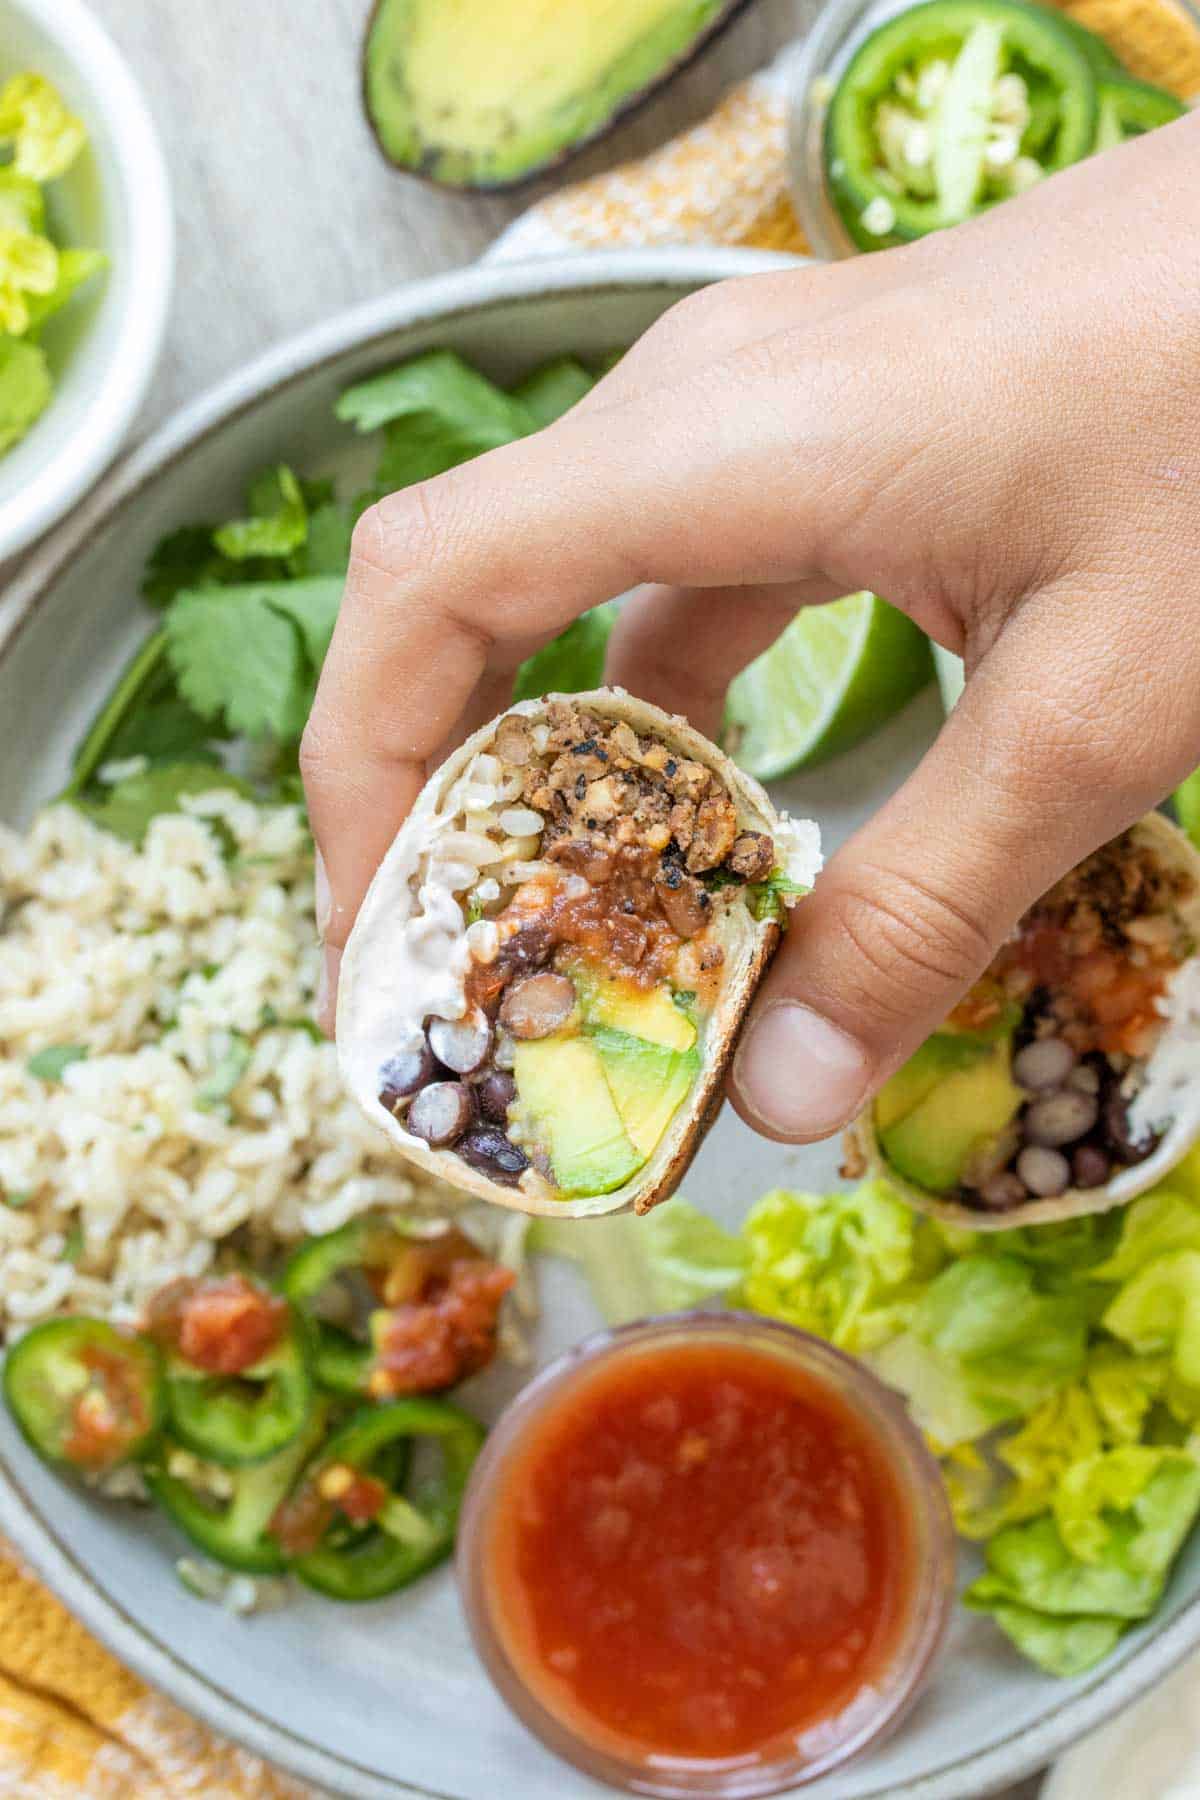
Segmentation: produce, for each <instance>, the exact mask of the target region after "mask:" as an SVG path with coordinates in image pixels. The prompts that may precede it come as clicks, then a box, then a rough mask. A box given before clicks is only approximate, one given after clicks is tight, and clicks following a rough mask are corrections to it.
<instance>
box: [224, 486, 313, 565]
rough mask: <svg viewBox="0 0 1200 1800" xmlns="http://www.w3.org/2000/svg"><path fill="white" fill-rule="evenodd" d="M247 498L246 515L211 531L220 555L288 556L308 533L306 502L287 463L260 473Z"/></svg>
mask: <svg viewBox="0 0 1200 1800" xmlns="http://www.w3.org/2000/svg"><path fill="white" fill-rule="evenodd" d="M249 498H250V517H249V518H248V519H234V520H233V521H232V522H231V523H230V524H228V525H222V526H220V527H219V529H218V530H216V531H214V532H213V543H214V544H215V546H216V548H217V549H218V550H219V551H220V553H221V555H222V556H227V557H229V558H230V559H231V561H234V562H245V561H246V560H247V559H248V558H250V557H253V556H270V557H276V556H279V557H285V556H291V555H292V554H293V553H294V552H295V551H297V550H299V549H300V548H301V547H302V545H303V544H304V541H305V539H306V538H307V536H308V506H307V505H306V503H305V499H304V495H303V493H302V492H301V490H300V483H299V482H298V481H297V479H296V477H295V475H294V474H293V472H292V470H291V469H289V468H288V466H287V464H286V463H280V464H279V466H278V467H277V468H274V469H268V470H267V471H266V473H265V474H263V475H260V476H259V477H258V479H257V481H255V482H254V483H253V485H252V486H251V489H250V496H249Z"/></svg>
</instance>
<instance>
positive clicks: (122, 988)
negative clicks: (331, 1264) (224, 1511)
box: [0, 791, 460, 1337]
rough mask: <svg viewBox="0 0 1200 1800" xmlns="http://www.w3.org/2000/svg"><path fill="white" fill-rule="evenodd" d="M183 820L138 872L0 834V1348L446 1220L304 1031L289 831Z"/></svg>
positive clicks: (163, 828)
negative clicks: (395, 1230)
mask: <svg viewBox="0 0 1200 1800" xmlns="http://www.w3.org/2000/svg"><path fill="white" fill-rule="evenodd" d="M183 806H184V809H185V810H183V811H180V812H178V813H170V814H164V815H161V816H159V817H157V818H155V819H154V820H152V822H151V824H150V826H149V829H148V831H147V833H146V837H145V841H144V843H143V844H142V846H141V848H140V849H136V848H134V847H133V846H132V845H131V844H129V843H127V842H125V841H123V840H122V839H120V838H118V837H114V836H111V835H110V834H108V833H107V832H105V831H102V830H100V829H98V828H97V827H96V826H95V825H93V824H92V823H91V822H90V821H89V820H88V819H87V818H86V817H85V816H84V815H83V814H81V813H80V812H78V811H76V810H75V809H74V808H73V807H71V806H65V805H60V806H55V807H52V808H50V809H48V810H47V811H45V812H43V813H41V814H40V815H39V816H38V817H37V819H36V820H35V821H34V823H33V825H32V827H31V829H30V830H29V832H28V833H27V834H25V835H18V834H17V833H14V832H11V831H8V830H4V829H3V828H0V1336H3V1337H8V1336H10V1335H11V1334H14V1333H16V1332H18V1331H20V1330H23V1329H24V1328H25V1327H27V1326H29V1325H30V1324H33V1323H35V1322H36V1321H37V1320H40V1319H43V1318H47V1317H49V1316H51V1315H53V1314H55V1313H60V1312H64V1311H88V1312H99V1313H103V1314H105V1315H107V1316H109V1317H111V1318H113V1319H115V1320H117V1321H118V1322H122V1321H129V1320H132V1319H133V1318H134V1317H135V1316H136V1314H137V1312H138V1310H139V1308H140V1306H141V1305H142V1303H143V1302H144V1301H145V1300H146V1299H147V1297H148V1296H149V1295H150V1294H152V1293H153V1292H154V1291H155V1290H156V1289H157V1288H159V1287H161V1286H162V1285H163V1284H164V1283H165V1282H167V1281H169V1280H171V1279H173V1278H174V1277H176V1276H181V1275H197V1274H199V1273H201V1272H202V1271H203V1270H205V1269H206V1268H207V1267H209V1265H210V1264H211V1263H212V1262H213V1260H214V1258H215V1257H216V1256H218V1255H219V1247H220V1245H221V1243H222V1242H223V1241H226V1240H229V1239H230V1238H231V1237H232V1238H233V1241H234V1243H235V1244H237V1245H238V1246H239V1247H243V1248H248V1249H249V1251H250V1253H251V1254H252V1255H253V1256H254V1258H255V1260H259V1259H261V1260H263V1261H269V1260H270V1258H271V1256H272V1255H273V1254H274V1253H275V1252H277V1251H278V1250H279V1249H280V1248H281V1247H283V1246H285V1245H287V1244H289V1243H291V1242H294V1241H295V1240H297V1239H300V1238H302V1237H305V1236H308V1235H313V1234H317V1233H321V1232H325V1231H331V1230H333V1229H335V1228H336V1227H337V1226H339V1225H341V1224H343V1223H344V1222H345V1221H346V1220H347V1219H348V1218H350V1217H351V1216H352V1215H354V1214H356V1213H360V1212H362V1211H364V1210H366V1209H368V1208H372V1207H386V1208H392V1209H396V1208H399V1209H403V1210H405V1211H411V1212H415V1213H422V1214H429V1215H433V1216H443V1217H444V1216H445V1215H446V1214H447V1213H448V1212H450V1211H455V1210H457V1209H458V1207H459V1205H460V1201H459V1200H458V1199H457V1198H456V1196H455V1195H454V1194H453V1193H452V1192H451V1191H450V1190H449V1189H447V1188H443V1187H442V1186H441V1184H440V1183H437V1182H435V1181H433V1180H430V1179H429V1178H423V1177H421V1176H420V1175H419V1174H415V1173H414V1172H413V1171H411V1170H408V1169H407V1168H406V1166H405V1165H404V1164H402V1163H400V1162H399V1161H398V1160H397V1159H396V1158H395V1156H394V1155H393V1154H392V1152H391V1151H390V1149H389V1147H388V1145H387V1144H386V1142H385V1141H384V1140H383V1139H382V1138H381V1137H380V1135H379V1133H378V1132H377V1131H376V1130H375V1129H374V1128H373V1127H372V1126H371V1125H370V1124H369V1123H368V1122H367V1121H366V1120H365V1119H364V1118H363V1116H362V1114H361V1113H360V1111H359V1109H358V1107H357V1106H356V1104H355V1103H354V1102H353V1101H352V1100H350V1099H348V1098H347V1097H346V1096H345V1094H344V1092H343V1090H342V1086H341V1082H340V1080H339V1077H338V1072H337V1060H336V1055H335V1052H334V1049H333V1046H332V1045H331V1044H328V1043H326V1042H324V1041H323V1040H321V1039H320V1038H319V1037H318V1036H317V1034H316V1033H315V1032H314V1030H313V1027H312V1025H311V1023H310V1021H311V1017H312V1010H313V998H314V989H315V984H316V978H317V970H318V961H319V948H318V943H317V937H316V931H315V927H314V924H313V917H312V903H313V885H312V882H313V857H312V842H311V838H310V837H309V834H308V830H307V826H306V823H305V820H304V816H303V813H302V812H301V810H300V808H299V807H297V806H290V805H289V806H279V805H275V806H260V805H257V804H255V803H253V802H251V801H249V800H246V799H243V798H241V797H240V796H239V795H238V794H235V793H232V792H230V791H217V792H214V793H212V794H209V795H202V796H200V797H198V798H196V799H194V800H187V801H185V802H183ZM83 1052H86V1054H82V1053H83ZM72 1059H73V1060H72ZM234 1234H237V1235H236V1236H234Z"/></svg>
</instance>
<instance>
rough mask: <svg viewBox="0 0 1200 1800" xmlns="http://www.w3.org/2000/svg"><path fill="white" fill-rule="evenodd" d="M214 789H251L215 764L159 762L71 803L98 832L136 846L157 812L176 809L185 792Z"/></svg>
mask: <svg viewBox="0 0 1200 1800" xmlns="http://www.w3.org/2000/svg"><path fill="white" fill-rule="evenodd" d="M218 788H232V789H233V790H234V791H235V792H236V793H239V794H245V795H249V794H250V793H251V791H252V790H251V789H250V788H249V787H248V786H247V784H246V783H245V782H244V781H239V779H238V778H237V776H236V775H230V774H229V772H228V770H226V769H223V768H221V767H220V765H219V764H214V763H191V762H175V763H160V764H157V765H154V766H152V767H150V768H148V769H143V770H141V771H140V773H138V774H136V775H127V776H126V777H125V779H124V781H118V782H116V783H115V784H114V785H113V786H112V787H111V788H107V789H103V788H102V789H101V790H100V796H101V797H98V798H96V799H82V800H76V802H75V804H76V805H77V806H78V807H79V810H80V811H81V812H83V813H86V815H87V817H88V818H89V819H91V821H92V823H93V824H95V825H99V826H100V828H101V830H102V831H111V832H112V834H113V835H114V837H119V838H124V839H125V842H126V843H127V844H133V845H134V846H135V847H136V848H138V849H140V848H141V846H142V843H143V842H144V840H145V836H146V832H147V830H148V829H149V826H150V821H151V820H152V819H156V818H157V817H158V815H159V813H172V812H178V811H179V802H180V801H181V800H182V799H183V797H184V795H185V794H211V793H212V792H213V791H214V790H215V789H218ZM213 823H214V824H219V823H221V821H219V820H218V821H213Z"/></svg>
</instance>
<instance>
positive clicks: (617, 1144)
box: [513, 1036, 646, 1196]
mask: <svg viewBox="0 0 1200 1800" xmlns="http://www.w3.org/2000/svg"><path fill="white" fill-rule="evenodd" d="M513 1079H514V1080H515V1081H516V1084H517V1105H518V1107H519V1109H520V1112H521V1114H522V1115H523V1116H524V1119H525V1122H526V1125H527V1128H528V1129H529V1130H530V1131H532V1132H533V1134H534V1135H535V1136H536V1137H537V1138H538V1139H539V1141H540V1142H541V1143H542V1144H543V1145H544V1146H545V1149H546V1153H547V1155H548V1156H549V1158H550V1167H551V1169H552V1170H553V1172H554V1180H555V1182H556V1183H557V1185H558V1186H559V1187H560V1188H561V1189H562V1191H563V1193H564V1194H567V1195H572V1196H573V1195H578V1194H609V1193H611V1192H612V1190H613V1189H614V1188H619V1187H622V1186H624V1184H625V1182H627V1181H628V1180H629V1178H630V1176H632V1175H636V1174H637V1171H638V1170H639V1169H640V1168H641V1166H642V1164H643V1162H644V1161H645V1160H646V1159H645V1157H644V1156H643V1155H641V1153H640V1152H639V1151H638V1150H636V1149H635V1148H634V1146H633V1144H632V1143H631V1142H630V1140H629V1137H628V1135H627V1133H626V1131H625V1127H624V1126H623V1125H622V1123H621V1116H620V1114H619V1113H618V1111H617V1108H616V1103H615V1102H614V1100H613V1097H612V1093H611V1092H610V1090H609V1086H608V1082H607V1081H606V1080H605V1078H604V1066H603V1064H602V1062H601V1060H600V1053H599V1051H598V1050H597V1049H596V1047H595V1045H593V1044H591V1043H590V1042H589V1041H588V1040H587V1039H586V1038H580V1037H560V1036H555V1037H546V1038H537V1039H534V1040H532V1041H530V1042H525V1043H518V1044H517V1045H516V1047H515V1060H514V1063H513Z"/></svg>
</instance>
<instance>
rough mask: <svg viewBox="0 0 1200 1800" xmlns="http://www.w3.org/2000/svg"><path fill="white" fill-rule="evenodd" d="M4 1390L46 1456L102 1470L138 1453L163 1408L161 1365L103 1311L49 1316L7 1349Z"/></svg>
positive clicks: (22, 1425)
mask: <svg viewBox="0 0 1200 1800" xmlns="http://www.w3.org/2000/svg"><path fill="white" fill-rule="evenodd" d="M4 1395H5V1399H6V1400H7V1401H8V1405H9V1408H10V1410H11V1412H12V1415H13V1417H14V1418H15V1420H16V1421H17V1424H18V1425H19V1426H20V1428H21V1431H22V1433H23V1434H24V1436H25V1438H26V1440H27V1442H28V1443H29V1444H30V1445H31V1446H32V1448H33V1449H34V1450H36V1451H37V1453H38V1455H39V1456H41V1457H42V1458H44V1460H45V1461H46V1462H49V1463H53V1464H56V1465H58V1466H59V1467H61V1466H62V1465H64V1464H65V1465H67V1466H68V1467H70V1468H73V1469H79V1470H82V1471H84V1472H86V1473H89V1474H103V1473H104V1472H106V1471H107V1470H109V1469H115V1468H116V1467H117V1466H118V1465H119V1464H121V1463H125V1462H129V1461H131V1460H132V1459H134V1458H135V1457H138V1456H140V1455H141V1454H142V1453H143V1452H144V1451H145V1450H146V1449H147V1447H148V1446H149V1444H150V1442H151V1440H152V1439H153V1437H154V1434H155V1432H156V1431H157V1429H158V1427H159V1425H160V1424H161V1422H162V1416H163V1378H162V1365H161V1362H160V1359H159V1355H158V1351H157V1350H156V1349H155V1347H154V1345H153V1344H152V1343H150V1342H149V1340H148V1339H146V1338H144V1337H135V1336H133V1335H132V1334H129V1333H126V1332H122V1331H118V1330H117V1328H116V1327H115V1326H113V1325H109V1324H108V1323H107V1322H106V1321H105V1320H103V1319H90V1318H70V1319H50V1320H48V1321H47V1322H46V1323H45V1324H43V1325H35V1326H34V1328H33V1330H32V1331H30V1332H28V1333H27V1334H26V1335H25V1336H24V1337H23V1338H22V1339H21V1340H20V1342H19V1343H18V1344H15V1345H14V1346H13V1348H12V1349H11V1350H10V1351H9V1352H8V1356H7V1357H6V1359H5V1363H4Z"/></svg>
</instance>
